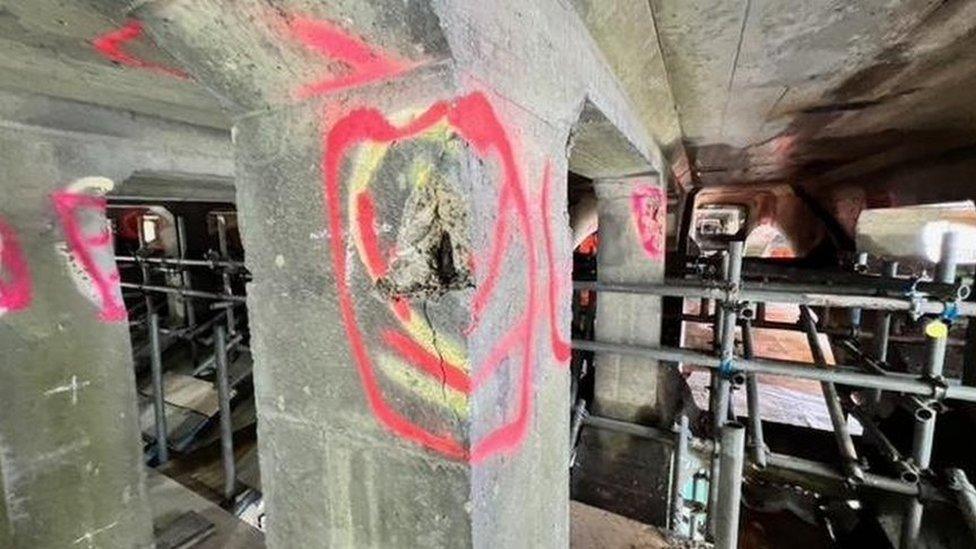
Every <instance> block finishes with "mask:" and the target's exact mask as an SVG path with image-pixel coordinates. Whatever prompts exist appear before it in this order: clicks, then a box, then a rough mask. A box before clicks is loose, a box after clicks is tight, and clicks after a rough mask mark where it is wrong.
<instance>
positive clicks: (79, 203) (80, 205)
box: [0, 92, 231, 548]
mask: <svg viewBox="0 0 976 549" xmlns="http://www.w3.org/2000/svg"><path fill="white" fill-rule="evenodd" d="M65 127H67V128H70V129H65ZM228 141H229V140H228V139H227V136H226V133H223V132H210V131H204V130H201V129H200V128H193V127H189V126H185V125H181V124H167V123H165V122H162V121H160V120H158V119H154V118H150V117H141V116H136V115H132V114H131V113H124V112H118V111H112V110H110V109H104V108H97V107H90V106H85V105H81V104H78V103H73V102H69V101H59V100H55V99H51V98H47V97H44V96H38V95H24V94H16V93H8V92H0V193H2V196H3V198H2V199H0V403H2V410H0V547H81V548H85V547H150V546H151V545H152V542H153V538H152V523H151V518H150V512H149V506H148V502H147V501H146V492H145V486H144V482H143V480H144V472H143V464H142V452H141V435H140V432H139V425H138V417H137V413H136V388H135V378H134V375H133V369H132V359H131V354H132V350H131V345H130V341H129V333H128V327H127V318H126V315H125V308H124V307H123V306H122V304H121V293H120V291H119V287H118V284H117V278H116V271H115V264H114V259H113V251H112V242H111V239H110V233H108V232H107V229H108V227H107V220H106V217H105V215H104V211H103V207H102V201H101V199H100V198H98V193H100V192H104V191H105V190H107V189H108V188H109V187H110V186H111V185H112V184H113V182H114V183H115V184H116V185H119V184H121V183H122V182H123V181H124V180H125V179H126V178H127V177H128V176H129V175H130V174H132V173H133V172H134V171H136V170H146V171H153V172H157V173H160V172H166V171H180V172H181V173H184V174H185V173H213V174H215V175H216V174H219V175H224V176H227V175H230V173H231V172H230V165H229V163H228V161H227V158H228V156H229V147H228V144H229V143H228ZM205 170H213V171H212V172H207V171H205Z"/></svg>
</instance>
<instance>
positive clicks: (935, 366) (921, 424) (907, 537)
mask: <svg viewBox="0 0 976 549" xmlns="http://www.w3.org/2000/svg"><path fill="white" fill-rule="evenodd" d="M959 239H960V235H959V233H955V232H947V233H945V234H944V235H943V237H942V254H941V258H940V261H939V264H938V266H937V267H936V273H935V278H936V281H938V282H942V283H947V284H948V283H952V282H955V280H956V268H957V266H958V264H959V259H960V258H959V249H960V242H959ZM933 322H940V321H939V320H933ZM926 349H927V351H928V353H927V354H928V358H927V360H926V364H925V372H924V373H925V376H926V377H927V378H929V379H931V380H937V379H940V378H941V377H942V371H943V369H944V368H945V358H946V340H945V338H930V339H929V342H928V346H927V348H926ZM935 420H936V418H935V417H934V416H932V417H930V418H928V419H923V420H921V421H916V423H915V432H914V433H913V437H912V459H913V460H914V461H915V465H917V466H918V468H919V470H920V471H924V470H926V469H928V468H929V464H930V463H931V461H932V445H933V443H934V442H935ZM922 514H923V508H922V504H921V502H919V501H917V500H915V501H912V502H910V503H909V504H908V509H907V510H906V511H905V516H904V520H903V521H902V531H901V547H903V548H908V547H916V546H917V545H918V541H919V536H920V534H921V531H922Z"/></svg>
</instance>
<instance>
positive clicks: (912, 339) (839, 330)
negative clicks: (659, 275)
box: [663, 302, 968, 347]
mask: <svg viewBox="0 0 976 549" xmlns="http://www.w3.org/2000/svg"><path fill="white" fill-rule="evenodd" d="M760 305H764V303H761V302H760V303H756V319H755V320H753V322H752V327H753V328H762V329H769V330H788V331H791V332H799V331H802V330H801V329H800V328H798V327H797V325H796V324H794V323H792V322H777V321H771V320H766V321H763V320H759V311H758V310H759V306H760ZM663 318H664V320H674V319H678V320H681V321H683V322H701V323H705V324H707V323H711V322H713V321H714V320H715V318H714V316H712V315H709V316H706V317H704V318H703V317H700V316H698V315H688V314H681V315H664V316H663ZM967 322H968V319H967ZM819 331H820V333H823V334H827V335H829V336H837V337H850V336H851V331H852V329H851V328H850V327H828V328H820V330H819ZM857 335H858V338H860V339H872V340H873V339H876V338H875V332H865V331H860V332H858V334H857ZM926 339H928V338H926V337H925V336H922V335H910V334H906V335H892V334H890V333H889V335H888V342H889V343H909V344H913V343H922V342H924V341H925V340H926ZM946 341H947V343H948V345H949V346H950V347H963V346H965V345H966V341H965V340H964V339H962V338H950V339H948V340H946Z"/></svg>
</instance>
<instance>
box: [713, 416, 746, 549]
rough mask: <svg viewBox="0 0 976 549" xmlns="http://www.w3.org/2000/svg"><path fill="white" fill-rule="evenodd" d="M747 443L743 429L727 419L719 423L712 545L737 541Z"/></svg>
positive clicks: (730, 546)
mask: <svg viewBox="0 0 976 549" xmlns="http://www.w3.org/2000/svg"><path fill="white" fill-rule="evenodd" d="M745 446H746V429H745V427H743V426H742V425H741V424H739V423H736V422H729V423H726V424H725V425H723V426H722V446H721V450H720V456H721V459H720V462H721V472H720V473H719V484H720V486H719V491H718V509H717V510H716V513H715V514H716V517H717V518H716V524H715V547H716V548H718V549H735V547H736V546H737V545H738V543H739V509H740V507H741V503H742V466H743V463H744V455H745Z"/></svg>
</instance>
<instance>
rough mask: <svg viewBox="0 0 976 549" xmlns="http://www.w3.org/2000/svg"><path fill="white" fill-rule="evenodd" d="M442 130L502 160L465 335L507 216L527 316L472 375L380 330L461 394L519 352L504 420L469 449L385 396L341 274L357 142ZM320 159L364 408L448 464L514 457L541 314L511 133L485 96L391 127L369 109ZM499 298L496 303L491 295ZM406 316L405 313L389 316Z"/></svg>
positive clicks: (528, 406)
mask: <svg viewBox="0 0 976 549" xmlns="http://www.w3.org/2000/svg"><path fill="white" fill-rule="evenodd" d="M440 125H445V126H446V127H447V128H448V129H449V130H450V131H451V132H453V133H455V134H456V135H457V136H458V137H459V138H460V139H461V140H463V141H464V142H466V143H467V144H468V145H470V146H471V148H472V150H473V151H474V152H475V153H476V154H477V155H478V157H480V158H482V159H485V160H489V159H494V160H496V161H497V162H498V163H499V165H500V166H499V167H500V168H501V171H502V176H501V178H500V179H499V181H497V184H498V185H499V189H500V192H499V205H498V209H499V211H500V212H501V215H499V220H498V222H497V224H496V225H495V227H494V231H493V238H492V243H491V249H490V250H488V251H487V254H488V256H489V257H490V259H489V260H488V262H487V263H486V266H485V269H486V273H487V274H486V280H485V282H483V283H482V285H481V286H479V288H478V291H477V292H476V295H475V296H474V298H473V305H472V309H473V311H472V319H471V326H470V330H472V331H473V330H474V329H476V328H477V326H478V324H479V321H480V313H481V312H484V308H487V307H489V306H490V305H491V304H492V303H494V302H498V300H497V299H494V300H493V299H492V297H493V294H494V288H495V284H494V281H495V278H497V277H498V276H500V275H499V273H501V270H502V265H501V263H502V262H503V261H504V260H505V258H506V255H507V254H508V249H509V242H508V238H507V234H508V232H509V231H510V230H512V229H509V228H508V221H507V218H508V216H509V215H511V216H512V217H514V219H515V227H513V229H515V228H517V229H520V230H519V231H517V236H518V238H519V240H521V242H522V244H523V245H524V248H525V250H524V253H525V254H526V262H527V265H528V266H527V269H526V273H525V289H526V294H527V295H526V296H525V309H524V310H523V312H522V314H521V315H520V317H519V318H518V319H517V320H516V321H515V322H513V323H512V325H510V326H507V327H505V328H504V332H503V333H504V335H503V336H502V337H501V338H499V340H498V341H496V342H495V345H494V346H493V347H492V349H491V350H490V352H489V354H488V357H487V358H486V359H485V360H484V361H483V362H482V363H481V364H479V365H478V367H477V368H476V369H475V372H474V374H473V375H472V376H468V375H467V374H465V373H464V372H463V371H461V370H460V369H458V368H455V367H453V365H451V364H450V361H445V360H444V359H443V358H442V357H437V356H434V355H432V354H431V353H430V352H429V351H427V350H426V349H424V348H422V346H420V345H418V342H416V341H415V340H413V339H411V337H410V336H408V335H407V334H404V333H401V332H400V331H398V330H395V329H387V330H382V331H381V336H382V338H381V341H382V343H383V344H384V345H386V346H388V347H389V348H391V349H392V350H394V351H395V352H396V353H397V354H398V355H399V356H401V357H403V358H404V359H405V360H406V361H407V362H408V363H409V364H411V365H413V366H414V367H416V368H417V369H418V370H420V371H424V372H427V373H428V374H429V375H432V376H434V377H440V378H442V379H443V382H444V383H445V385H448V386H450V387H451V388H453V389H455V390H457V391H460V392H461V393H463V394H466V395H468V394H471V393H473V392H476V391H477V390H478V389H479V388H480V387H482V385H483V384H484V383H485V382H487V381H488V380H489V379H491V378H492V377H493V376H494V375H495V374H496V373H497V371H498V368H499V367H500V366H501V365H502V363H503V362H504V361H505V360H506V359H507V358H509V357H510V356H511V355H516V354H520V355H521V359H520V360H514V361H513V364H512V366H511V367H513V368H519V370H518V375H517V381H516V387H515V388H513V393H514V394H513V395H511V396H508V397H507V398H506V400H507V401H514V403H513V404H510V414H506V415H509V417H508V418H507V419H506V420H505V422H504V423H503V424H501V425H499V426H497V427H495V428H494V429H493V430H491V431H489V432H488V433H487V434H485V435H484V436H483V437H482V438H481V439H480V440H477V441H473V442H470V443H468V442H466V441H463V440H459V439H457V438H455V437H454V436H452V435H450V434H445V433H440V432H435V431H433V430H431V429H430V428H429V427H427V426H425V425H423V424H421V423H418V421H417V420H416V419H415V418H413V417H410V416H409V415H406V414H404V413H403V412H401V411H399V410H398V409H397V408H396V404H397V399H395V398H392V397H391V395H388V394H386V392H385V391H384V390H383V388H382V384H381V382H380V379H379V376H378V374H377V371H376V369H375V367H374V360H375V359H374V356H373V354H374V353H375V352H377V350H378V349H377V346H375V345H370V344H369V343H368V338H369V337H370V334H369V333H367V332H365V331H364V327H363V326H362V324H361V323H360V319H359V315H358V314H357V311H356V303H357V301H358V300H359V299H361V296H356V295H354V293H353V291H352V288H351V287H350V282H349V280H348V279H347V278H348V277H347V275H348V273H349V272H350V270H349V266H348V265H347V259H346V258H347V256H346V249H347V246H346V227H345V224H344V222H343V216H342V210H341V204H342V190H343V178H342V177H341V169H340V167H341V165H342V162H343V160H344V158H345V157H346V156H347V154H349V153H350V152H351V150H352V149H354V148H355V147H357V146H360V145H363V144H386V143H394V142H404V141H410V140H413V139H419V138H421V137H422V136H423V135H424V134H425V132H429V131H432V130H433V129H435V128H437V127H438V126H440ZM323 150H324V151H325V153H324V157H323V159H322V174H323V186H324V191H325V206H326V212H325V213H326V217H327V219H328V224H329V234H330V237H331V248H332V262H333V270H334V273H335V285H336V292H337V295H338V298H339V306H340V310H341V312H342V317H343V324H344V325H345V329H346V335H347V336H348V339H349V345H350V348H351V350H352V353H353V357H354V359H355V363H356V367H357V370H358V373H359V376H360V380H361V382H362V385H363V390H364V393H365V395H366V400H367V403H368V405H369V407H370V409H371V411H372V413H373V415H374V416H375V417H376V419H377V420H378V421H379V422H380V424H382V425H383V426H384V427H386V428H387V429H389V430H390V431H391V432H393V433H394V434H395V435H397V436H399V437H402V438H404V439H406V440H409V441H411V442H414V443H417V444H420V445H422V446H424V447H426V448H429V449H431V450H433V451H435V452H438V453H440V454H442V455H444V456H445V457H448V458H451V459H456V460H460V461H467V462H472V463H476V462H479V461H481V460H484V459H487V458H488V457H491V456H493V455H497V454H505V453H510V452H513V451H515V450H516V449H517V448H518V447H519V446H520V444H521V443H522V441H523V440H524V438H525V436H526V434H527V432H528V428H529V423H530V417H531V410H532V400H533V393H532V379H533V371H534V345H533V341H534V331H535V326H536V322H537V317H538V310H539V307H538V296H537V285H538V283H537V280H536V253H535V239H534V236H533V234H534V230H533V227H532V224H531V221H530V216H529V214H528V200H527V196H526V194H525V190H524V188H523V186H522V181H521V176H520V174H519V171H518V167H517V164H516V161H515V154H514V152H513V150H512V146H511V143H510V141H509V139H508V135H507V133H506V131H505V129H504V127H503V126H502V125H501V122H500V121H499V120H498V118H497V117H496V115H495V112H494V110H493V109H492V107H491V104H490V103H489V102H488V100H487V98H486V97H485V96H484V95H482V94H480V93H473V94H470V95H466V96H463V97H460V98H457V99H456V100H454V101H451V102H446V101H442V102H438V103H435V104H434V105H432V106H431V107H430V108H428V109H427V110H426V111H424V112H423V113H422V114H420V115H419V116H417V117H416V118H415V119H413V120H412V121H410V122H409V123H407V124H405V125H403V126H396V125H394V124H393V123H391V122H390V121H389V120H388V119H387V118H386V117H385V116H384V115H383V114H382V113H381V112H379V111H376V110H373V109H358V110H355V111H353V112H351V113H349V114H348V115H346V116H345V117H344V118H342V119H341V120H339V121H338V122H336V123H335V125H334V126H332V127H331V128H330V129H329V130H328V131H327V132H326V134H325V136H324V147H323ZM367 193H368V191H361V194H360V196H359V200H357V209H356V211H357V212H358V217H359V219H358V221H357V220H349V222H350V223H358V224H359V233H360V235H361V237H362V239H363V241H364V250H365V254H366V257H362V258H361V259H362V260H363V261H364V264H365V265H366V266H367V267H368V268H369V270H371V271H372V272H373V274H379V273H383V272H385V271H386V270H387V269H388V265H387V261H388V260H387V259H385V258H384V254H383V252H382V246H381V245H380V243H379V241H378V236H377V234H376V232H375V229H374V228H373V227H374V225H375V220H374V216H375V207H374V205H373V203H372V199H371V197H370V196H371V195H369V194H367ZM496 297H497V296H496ZM396 314H398V315H404V314H405V315H407V316H409V315H410V314H412V313H410V311H409V309H407V310H406V311H402V312H396Z"/></svg>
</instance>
